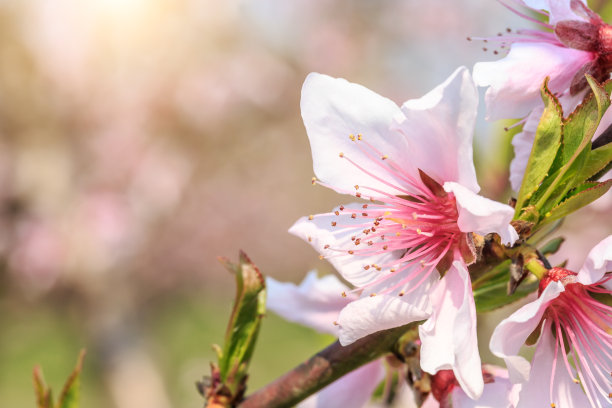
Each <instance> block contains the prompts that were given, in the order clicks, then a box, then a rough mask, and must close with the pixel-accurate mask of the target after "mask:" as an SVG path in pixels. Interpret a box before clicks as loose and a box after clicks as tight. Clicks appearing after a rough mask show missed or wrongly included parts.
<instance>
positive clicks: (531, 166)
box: [515, 75, 612, 230]
mask: <svg viewBox="0 0 612 408" xmlns="http://www.w3.org/2000/svg"><path fill="white" fill-rule="evenodd" d="M587 81H588V83H589V85H590V87H591V90H592V93H591V94H590V95H589V96H588V97H587V98H586V99H585V100H584V102H583V103H582V104H580V105H579V106H578V107H577V108H576V109H575V110H574V112H572V113H571V114H570V115H569V116H568V117H567V118H563V115H562V110H561V106H560V104H559V101H558V100H557V99H556V98H555V96H554V95H552V94H551V92H550V90H549V89H548V81H545V82H544V85H543V86H542V99H543V100H544V105H545V109H544V113H543V114H542V118H541V120H540V124H539V125H538V128H537V131H536V135H535V142H534V145H533V148H532V150H531V155H530V157H529V160H528V163H527V169H526V171H525V176H524V178H523V183H522V185H521V190H520V191H519V194H518V199H517V205H516V212H515V219H518V220H522V221H529V222H533V223H534V224H535V227H534V230H537V229H538V228H540V227H541V226H543V225H545V224H547V223H549V222H551V221H554V220H558V219H560V218H562V217H564V216H566V215H568V214H570V213H571V212H573V211H576V210H578V209H580V208H582V207H584V206H585V205H587V204H589V203H591V202H592V201H594V200H595V199H597V198H599V197H600V196H602V195H603V194H604V193H605V192H606V191H608V189H609V188H610V186H611V185H610V183H608V182H603V183H600V182H597V181H591V179H592V178H593V177H594V176H596V175H598V174H600V172H601V171H602V170H603V169H605V168H606V166H608V165H609V164H610V162H611V160H612V146H610V145H605V146H602V147H600V148H598V149H595V150H592V149H591V139H592V138H593V135H594V134H595V131H596V129H597V126H598V125H599V122H600V120H601V117H602V116H603V114H604V113H605V111H606V109H608V107H609V105H610V96H609V91H610V89H611V88H612V84H610V83H606V84H604V86H602V85H599V84H598V83H597V82H596V81H595V80H594V79H593V78H592V77H590V76H588V75H587Z"/></svg>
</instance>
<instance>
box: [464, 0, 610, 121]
mask: <svg viewBox="0 0 612 408" xmlns="http://www.w3.org/2000/svg"><path fill="white" fill-rule="evenodd" d="M501 3H502V4H503V5H504V6H506V7H507V8H509V9H510V10H512V11H513V12H515V13H516V14H518V15H519V16H522V17H524V18H525V19H527V20H529V21H532V22H534V23H537V24H538V25H539V26H540V29H539V30H538V29H526V30H519V31H517V32H515V33H511V32H510V33H507V34H506V35H501V34H500V35H499V36H497V37H490V38H482V39H483V40H486V41H487V42H489V43H493V44H496V43H497V44H499V46H500V48H505V47H506V46H507V45H508V44H511V48H510V52H509V53H508V55H507V56H506V57H504V58H502V59H501V60H499V61H493V62H479V63H477V64H476V65H474V79H475V81H476V83H477V84H478V85H480V86H488V87H489V89H488V90H487V92H486V95H485V99H486V103H487V118H488V119H491V120H495V119H503V118H522V117H525V116H527V115H528V114H529V113H530V112H531V111H532V110H533V109H534V108H536V107H537V106H539V105H540V104H541V99H540V87H541V86H542V83H543V82H544V79H545V78H546V77H549V78H550V82H549V87H550V89H551V91H552V92H553V93H555V94H556V95H557V96H559V97H561V98H562V99H564V98H566V99H567V101H566V102H565V103H564V107H566V105H575V104H576V103H577V102H579V100H580V99H581V98H580V97H578V96H580V94H581V91H582V90H584V89H585V88H586V87H587V82H586V79H585V77H584V75H585V74H590V75H592V76H594V77H595V78H596V79H598V80H599V81H603V80H605V79H607V78H608V77H609V74H610V72H611V71H612V57H611V55H612V54H611V51H612V27H611V26H609V25H608V24H605V23H604V22H603V21H602V19H601V18H600V17H599V16H598V15H597V14H595V13H594V12H593V11H591V10H590V9H589V8H587V6H586V5H585V3H584V2H582V1H580V0H514V3H518V4H521V5H523V6H525V7H527V8H529V9H531V11H533V12H536V13H540V14H542V15H544V16H546V17H547V18H548V22H540V21H539V20H536V19H534V18H532V17H529V16H528V15H526V14H523V13H521V12H520V11H519V10H517V9H514V8H512V7H510V6H509V5H507V4H505V3H504V2H503V1H501ZM495 52H496V53H497V50H496V51H495ZM571 107H573V106H570V108H571Z"/></svg>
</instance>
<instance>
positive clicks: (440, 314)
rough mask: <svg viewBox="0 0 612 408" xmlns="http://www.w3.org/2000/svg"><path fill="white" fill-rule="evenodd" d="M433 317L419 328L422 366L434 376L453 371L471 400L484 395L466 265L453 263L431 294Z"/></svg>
mask: <svg viewBox="0 0 612 408" xmlns="http://www.w3.org/2000/svg"><path fill="white" fill-rule="evenodd" d="M431 299H432V304H433V305H432V306H433V310H434V312H433V314H432V316H431V318H430V319H429V320H427V321H426V322H425V323H424V324H422V325H421V326H420V327H419V335H420V338H421V341H422V346H421V367H422V368H423V370H424V371H426V372H428V373H430V374H434V373H436V372H438V371H439V370H444V369H452V370H453V372H454V373H455V377H456V378H457V381H458V382H459V384H460V385H461V388H463V390H464V391H465V392H466V394H467V395H469V396H470V398H473V399H477V398H478V397H480V395H481V394H482V390H483V378H482V368H481V364H480V355H479V354H478V339H477V336H476V307H475V305H474V296H473V295H472V284H471V281H470V276H469V274H468V271H467V268H466V266H465V265H464V264H463V263H462V262H460V261H454V262H453V265H452V267H451V269H450V270H449V271H448V272H447V273H446V275H445V276H444V277H443V278H442V279H440V281H439V283H438V285H437V286H436V287H435V288H434V289H433V290H432V292H431Z"/></svg>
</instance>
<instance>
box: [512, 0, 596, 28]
mask: <svg viewBox="0 0 612 408" xmlns="http://www.w3.org/2000/svg"><path fill="white" fill-rule="evenodd" d="M517 1H518V2H521V3H523V4H524V5H525V6H527V7H531V8H532V9H534V10H544V11H548V12H549V19H548V21H549V23H550V24H552V25H555V24H557V23H558V22H559V21H563V20H586V19H585V18H584V17H582V16H580V15H577V14H576V13H574V12H573V11H572V8H571V6H570V4H571V0H517ZM581 1H582V2H583V3H584V4H585V5H586V1H584V0H581Z"/></svg>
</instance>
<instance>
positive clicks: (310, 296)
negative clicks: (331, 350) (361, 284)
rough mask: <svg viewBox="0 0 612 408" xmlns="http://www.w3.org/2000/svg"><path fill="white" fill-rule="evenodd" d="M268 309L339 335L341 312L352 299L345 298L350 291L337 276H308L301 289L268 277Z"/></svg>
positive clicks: (295, 320)
mask: <svg viewBox="0 0 612 408" xmlns="http://www.w3.org/2000/svg"><path fill="white" fill-rule="evenodd" d="M266 287H267V290H268V299H267V308H268V310H272V311H273V312H275V313H276V314H278V315H280V316H282V317H284V318H285V319H287V320H289V321H292V322H295V323H299V324H303V325H304V326H308V327H311V328H313V329H315V330H318V331H320V332H323V333H329V334H333V335H336V334H337V332H338V329H337V327H336V326H335V325H334V322H335V321H336V320H337V318H338V314H339V313H340V310H342V308H343V307H344V306H346V305H347V304H348V303H349V302H350V301H351V299H350V298H348V297H347V298H344V297H342V292H344V291H347V290H348V288H347V287H346V285H344V284H343V283H342V282H340V281H339V280H338V279H337V278H336V277H335V276H333V275H327V276H324V277H322V278H318V277H317V273H316V271H311V272H309V273H308V275H306V278H304V280H303V281H302V283H301V284H300V286H296V285H294V284H293V283H282V282H278V281H276V280H274V279H273V278H270V277H268V278H267V279H266Z"/></svg>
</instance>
